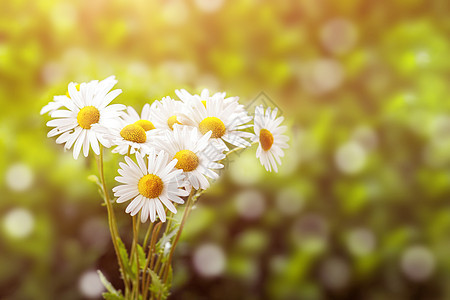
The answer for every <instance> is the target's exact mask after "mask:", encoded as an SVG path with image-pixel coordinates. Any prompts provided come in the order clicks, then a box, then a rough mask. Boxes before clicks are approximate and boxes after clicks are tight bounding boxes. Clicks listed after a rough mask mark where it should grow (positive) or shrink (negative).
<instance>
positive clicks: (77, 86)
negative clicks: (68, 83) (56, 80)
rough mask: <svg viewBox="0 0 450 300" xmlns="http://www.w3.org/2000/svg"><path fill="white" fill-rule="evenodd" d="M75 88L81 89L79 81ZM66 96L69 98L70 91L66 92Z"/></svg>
mask: <svg viewBox="0 0 450 300" xmlns="http://www.w3.org/2000/svg"><path fill="white" fill-rule="evenodd" d="M75 88H76V89H77V91H80V84H79V83H77V84H76V85H75ZM66 96H67V98H70V95H69V91H67V92H66Z"/></svg>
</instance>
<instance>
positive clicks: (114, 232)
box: [96, 145, 130, 295]
mask: <svg viewBox="0 0 450 300" xmlns="http://www.w3.org/2000/svg"><path fill="white" fill-rule="evenodd" d="M96 158H97V165H98V171H99V175H100V181H101V183H102V189H103V194H104V200H105V204H106V209H107V211H108V225H109V231H110V233H111V239H112V242H113V246H114V250H115V252H116V256H117V261H118V263H119V268H120V273H121V274H122V279H123V283H124V285H125V295H127V294H128V292H129V290H130V286H129V284H128V276H127V274H126V272H125V268H124V264H123V261H122V258H121V257H120V253H119V246H118V244H117V239H118V238H119V233H118V229H117V222H116V217H115V215H114V210H113V208H112V205H111V200H110V198H109V193H108V189H107V188H106V182H105V175H104V171H103V146H102V145H100V155H97V156H96Z"/></svg>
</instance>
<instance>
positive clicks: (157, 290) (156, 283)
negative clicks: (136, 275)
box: [148, 269, 171, 299]
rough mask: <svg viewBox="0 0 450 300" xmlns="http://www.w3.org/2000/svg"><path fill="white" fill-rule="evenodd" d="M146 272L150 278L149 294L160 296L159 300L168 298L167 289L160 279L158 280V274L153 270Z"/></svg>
mask: <svg viewBox="0 0 450 300" xmlns="http://www.w3.org/2000/svg"><path fill="white" fill-rule="evenodd" d="M148 271H149V273H150V276H151V278H152V282H151V284H150V288H149V290H150V292H151V293H152V294H153V295H156V296H160V299H167V297H169V288H168V287H167V286H166V285H165V284H164V283H163V282H162V281H161V278H159V276H158V274H156V273H155V272H154V271H153V270H150V269H148ZM169 272H170V270H169ZM170 273H171V272H170ZM170 273H169V275H170Z"/></svg>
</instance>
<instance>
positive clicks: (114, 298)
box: [102, 293, 125, 300]
mask: <svg viewBox="0 0 450 300" xmlns="http://www.w3.org/2000/svg"><path fill="white" fill-rule="evenodd" d="M102 296H103V299H105V300H125V298H124V297H123V296H122V295H115V294H113V293H103V294H102Z"/></svg>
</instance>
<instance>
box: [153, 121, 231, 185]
mask: <svg viewBox="0 0 450 300" xmlns="http://www.w3.org/2000/svg"><path fill="white" fill-rule="evenodd" d="M211 134H212V132H211V131H210V132H208V133H206V134H205V135H203V136H202V135H201V134H200V133H199V132H198V130H197V128H195V127H189V126H181V125H178V124H175V125H174V126H173V131H166V132H165V136H164V138H161V139H158V140H157V141H156V142H155V144H156V149H158V150H164V151H165V152H167V153H168V154H169V156H170V157H173V158H176V159H177V160H178V162H177V164H176V166H175V167H176V168H178V169H181V170H182V171H183V174H184V175H185V179H186V182H187V183H188V186H187V189H190V188H191V187H194V188H195V189H199V188H200V189H207V188H208V187H209V181H208V179H206V177H205V176H207V177H209V178H212V179H217V178H218V177H219V175H218V174H217V173H216V172H215V171H214V170H217V169H221V168H223V165H222V164H220V163H217V162H218V161H220V160H222V159H224V158H225V155H224V154H223V153H222V151H219V150H218V149H217V148H216V147H213V146H211V144H210V143H209V142H208V140H209V138H210V136H211Z"/></svg>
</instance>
